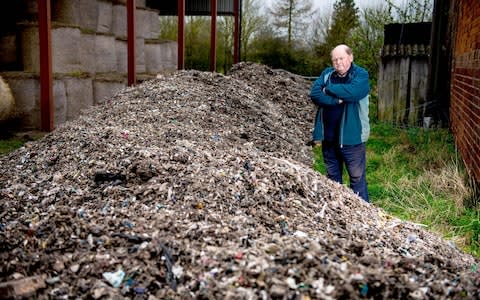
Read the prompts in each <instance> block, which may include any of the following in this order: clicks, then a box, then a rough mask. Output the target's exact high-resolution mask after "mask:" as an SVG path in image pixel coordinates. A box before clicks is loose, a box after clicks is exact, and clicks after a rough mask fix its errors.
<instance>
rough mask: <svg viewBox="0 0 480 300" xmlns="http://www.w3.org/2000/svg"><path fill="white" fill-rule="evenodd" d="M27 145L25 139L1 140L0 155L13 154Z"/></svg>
mask: <svg viewBox="0 0 480 300" xmlns="http://www.w3.org/2000/svg"><path fill="white" fill-rule="evenodd" d="M24 143H25V140H24V139H19V138H13V137H12V138H7V139H2V140H0V155H2V154H6V153H9V152H12V151H13V150H15V149H17V148H20V147H22V146H23V144H24Z"/></svg>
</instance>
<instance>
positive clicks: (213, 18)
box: [210, 0, 217, 72]
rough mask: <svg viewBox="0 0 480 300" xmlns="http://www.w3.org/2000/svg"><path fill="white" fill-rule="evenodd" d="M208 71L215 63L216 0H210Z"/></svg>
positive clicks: (211, 69) (213, 69) (213, 67)
mask: <svg viewBox="0 0 480 300" xmlns="http://www.w3.org/2000/svg"><path fill="white" fill-rule="evenodd" d="M210 13H211V20H210V71H211V72H214V71H215V69H216V65H217V0H210Z"/></svg>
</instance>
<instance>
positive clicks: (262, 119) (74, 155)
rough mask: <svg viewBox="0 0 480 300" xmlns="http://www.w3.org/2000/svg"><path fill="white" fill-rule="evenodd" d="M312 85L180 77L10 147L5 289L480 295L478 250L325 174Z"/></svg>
mask: <svg viewBox="0 0 480 300" xmlns="http://www.w3.org/2000/svg"><path fill="white" fill-rule="evenodd" d="M310 85H311V83H310V82H308V81H305V80H303V79H302V78H301V77H299V76H296V75H293V74H290V73H288V72H285V71H281V70H272V69H270V68H268V67H266V66H262V65H257V64H251V63H240V64H237V65H235V66H234V67H233V68H232V70H231V71H230V73H229V74H228V75H226V76H224V75H220V74H215V73H209V72H199V71H179V72H176V73H174V74H172V75H169V76H158V78H157V79H154V80H151V81H146V82H143V83H141V84H139V85H138V86H135V87H131V88H126V89H124V90H123V91H121V92H120V93H118V94H116V95H115V96H114V97H112V98H111V99H108V101H106V103H105V104H104V105H101V106H96V107H93V108H91V109H89V110H88V111H86V112H85V113H84V114H83V115H82V116H81V117H80V118H79V119H77V120H75V121H73V122H69V123H66V124H65V125H63V126H61V127H60V128H58V129H56V130H55V131H54V132H52V133H50V134H48V135H46V136H45V137H43V138H42V139H40V140H38V141H34V142H29V143H27V144H26V145H25V146H24V147H22V148H20V149H18V150H16V151H15V152H12V153H10V154H8V155H4V156H2V157H0V205H1V209H0V298H1V299H5V298H19V297H27V298H28V297H30V298H35V299H68V298H76V299H92V298H93V299H101V298H104V299H122V298H130V299H131V298H135V299H193V298H195V299H339V298H345V299H362V298H375V299H446V298H452V299H455V298H470V299H473V298H478V297H480V295H479V294H480V272H479V271H478V270H477V266H478V261H477V260H476V259H475V258H473V257H472V256H470V255H467V254H465V253H463V252H461V251H460V250H458V249H457V248H456V247H455V246H454V245H453V244H452V243H450V242H448V241H445V240H443V239H442V238H441V237H439V236H437V235H435V234H433V233H430V232H428V231H426V230H425V229H423V228H422V227H421V226H419V225H417V224H413V223H409V222H404V221H401V220H399V219H397V218H394V217H391V216H389V215H388V214H386V213H385V212H384V211H383V210H382V209H380V208H378V207H376V206H374V205H372V204H368V203H366V202H364V201H362V200H361V199H360V198H359V197H358V196H357V195H355V194H353V193H352V192H351V191H350V189H349V188H347V187H345V186H343V185H340V184H337V183H334V182H331V181H329V180H328V179H326V178H325V177H324V176H322V175H321V174H319V173H318V172H315V171H314V170H313V169H312V152H311V148H310V147H309V146H307V145H306V143H307V142H308V141H309V139H310V136H311V127H312V125H313V117H314V113H315V110H316V108H315V107H314V105H313V104H312V103H311V101H310V100H309V98H308V93H309V89H310Z"/></svg>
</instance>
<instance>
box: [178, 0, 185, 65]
mask: <svg viewBox="0 0 480 300" xmlns="http://www.w3.org/2000/svg"><path fill="white" fill-rule="evenodd" d="M177 44H178V51H177V52H178V67H177V69H178V70H183V69H185V0H178V40H177Z"/></svg>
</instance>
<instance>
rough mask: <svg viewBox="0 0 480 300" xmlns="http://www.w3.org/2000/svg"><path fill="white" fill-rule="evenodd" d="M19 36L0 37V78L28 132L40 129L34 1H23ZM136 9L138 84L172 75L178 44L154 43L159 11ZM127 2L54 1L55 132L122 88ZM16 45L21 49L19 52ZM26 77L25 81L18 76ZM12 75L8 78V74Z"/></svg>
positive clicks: (142, 1) (141, 4)
mask: <svg viewBox="0 0 480 300" xmlns="http://www.w3.org/2000/svg"><path fill="white" fill-rule="evenodd" d="M24 1H25V3H26V6H25V10H26V11H24V12H22V13H21V14H22V16H23V17H22V18H23V19H22V20H23V21H22V22H20V23H18V24H16V25H17V26H16V28H17V32H16V33H9V34H3V35H2V34H0V74H2V75H3V76H4V78H5V80H6V82H7V83H8V84H10V86H11V88H12V92H13V94H14V96H15V98H16V99H17V111H18V113H19V114H20V115H22V116H24V120H25V121H24V124H25V127H26V128H39V126H40V117H39V116H40V115H39V114H40V105H39V103H40V99H39V83H38V80H39V76H38V74H39V72H40V61H39V37H38V24H37V22H36V21H35V20H36V14H37V11H38V8H37V1H36V0H24ZM145 2H146V1H145V0H137V1H136V5H137V9H136V35H137V39H136V71H137V73H138V74H139V75H142V78H149V76H150V77H154V76H155V75H156V74H157V73H159V72H165V71H173V70H175V69H176V62H177V51H176V49H177V47H176V45H177V43H176V42H174V41H171V42H161V41H159V40H158V36H159V33H160V22H159V19H158V11H156V10H152V9H149V8H147V7H146V4H145ZM125 4H126V0H55V1H52V28H51V34H52V71H53V73H54V80H53V81H54V82H53V94H54V101H55V112H54V114H55V120H54V124H55V126H58V125H60V124H61V123H63V122H66V121H68V120H72V119H75V118H76V117H78V115H79V112H80V111H81V110H82V109H83V108H86V107H88V106H91V105H96V104H101V103H103V102H105V101H106V99H107V98H108V97H110V96H112V95H113V94H114V93H116V92H118V91H119V90H120V89H121V88H124V87H125V86H126V77H127V11H126V6H125ZM17 45H20V46H17ZM21 72H24V73H25V74H24V75H20V76H19V74H20V73H21ZM9 73H11V74H9Z"/></svg>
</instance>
